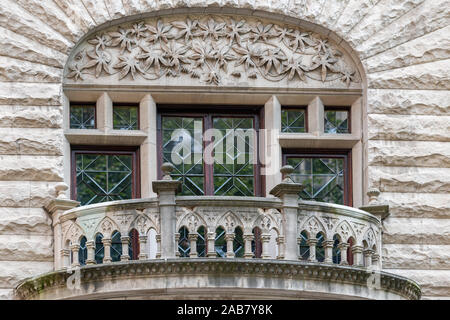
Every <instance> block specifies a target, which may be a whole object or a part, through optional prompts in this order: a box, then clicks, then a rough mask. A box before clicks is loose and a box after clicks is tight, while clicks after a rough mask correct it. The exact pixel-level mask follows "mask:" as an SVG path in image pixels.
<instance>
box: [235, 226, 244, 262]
mask: <svg viewBox="0 0 450 320" xmlns="http://www.w3.org/2000/svg"><path fill="white" fill-rule="evenodd" d="M243 235H244V234H243V232H242V229H241V227H236V228H235V229H234V240H233V252H234V256H235V257H236V258H241V257H243V256H244V236H243Z"/></svg>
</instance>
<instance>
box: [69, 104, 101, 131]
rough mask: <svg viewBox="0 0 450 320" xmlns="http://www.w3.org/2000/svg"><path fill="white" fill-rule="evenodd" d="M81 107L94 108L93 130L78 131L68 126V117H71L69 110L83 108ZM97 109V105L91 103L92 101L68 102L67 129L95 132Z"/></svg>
mask: <svg viewBox="0 0 450 320" xmlns="http://www.w3.org/2000/svg"><path fill="white" fill-rule="evenodd" d="M83 106H90V107H94V128H90V129H79V128H72V127H71V126H70V116H71V111H72V110H71V109H72V107H83ZM97 122H98V108H97V103H96V102H92V101H84V102H83V101H70V103H69V123H68V125H69V129H70V130H95V129H98V123H97Z"/></svg>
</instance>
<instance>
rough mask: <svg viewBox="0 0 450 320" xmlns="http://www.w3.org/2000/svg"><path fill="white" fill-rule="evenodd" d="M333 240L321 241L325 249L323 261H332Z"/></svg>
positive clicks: (330, 262)
mask: <svg viewBox="0 0 450 320" xmlns="http://www.w3.org/2000/svg"><path fill="white" fill-rule="evenodd" d="M333 245H334V241H333V240H326V241H324V242H323V247H324V249H325V261H324V262H325V263H329V264H332V263H333Z"/></svg>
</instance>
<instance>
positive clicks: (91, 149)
mask: <svg viewBox="0 0 450 320" xmlns="http://www.w3.org/2000/svg"><path fill="white" fill-rule="evenodd" d="M77 154H104V155H131V156H132V163H133V168H132V171H133V173H132V175H131V181H132V182H131V199H137V198H140V197H141V185H140V177H141V173H140V149H139V147H129V146H90V145H71V146H70V197H71V199H72V200H75V201H76V200H77V170H76V155H77Z"/></svg>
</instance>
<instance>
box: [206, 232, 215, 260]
mask: <svg viewBox="0 0 450 320" xmlns="http://www.w3.org/2000/svg"><path fill="white" fill-rule="evenodd" d="M215 241H216V233H215V232H208V252H207V253H206V256H207V257H208V258H215V257H216V247H215Z"/></svg>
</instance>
